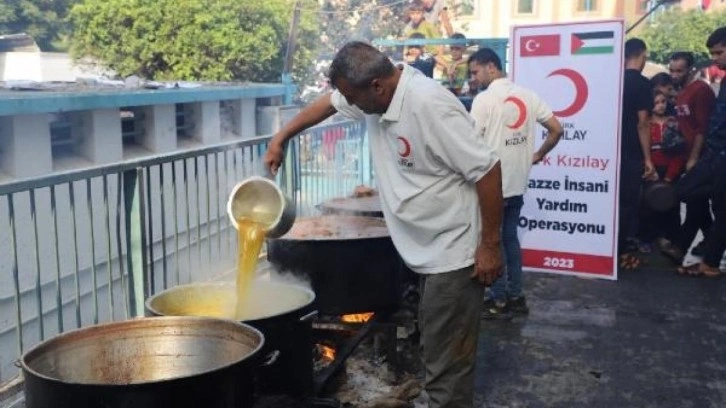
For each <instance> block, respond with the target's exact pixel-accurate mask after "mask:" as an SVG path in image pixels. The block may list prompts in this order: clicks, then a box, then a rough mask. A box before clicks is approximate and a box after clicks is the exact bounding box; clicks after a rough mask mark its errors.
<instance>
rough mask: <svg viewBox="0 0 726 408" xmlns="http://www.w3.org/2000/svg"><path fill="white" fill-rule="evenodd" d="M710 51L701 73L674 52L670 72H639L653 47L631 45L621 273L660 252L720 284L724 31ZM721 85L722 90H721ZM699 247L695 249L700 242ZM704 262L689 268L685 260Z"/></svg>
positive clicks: (725, 192) (724, 232) (725, 245)
mask: <svg viewBox="0 0 726 408" xmlns="http://www.w3.org/2000/svg"><path fill="white" fill-rule="evenodd" d="M705 45H706V47H707V48H708V49H709V52H710V53H711V57H712V61H713V63H712V64H711V65H709V66H708V67H700V68H699V66H698V64H697V62H696V61H695V57H694V55H693V54H692V53H690V52H683V51H676V52H673V54H672V55H671V56H670V58H669V61H668V73H659V74H656V75H655V76H653V77H652V78H650V79H647V78H645V77H644V76H643V75H642V74H641V72H642V70H643V68H644V66H645V63H646V60H647V45H646V44H645V42H643V41H642V40H640V39H637V38H632V39H629V40H628V41H627V42H626V43H625V60H626V66H625V68H626V69H625V76H624V94H623V95H624V97H623V125H622V137H623V141H622V144H621V168H620V173H621V175H620V180H621V182H620V183H621V184H620V187H621V188H620V239H619V250H620V266H621V267H622V268H625V269H634V268H637V267H638V266H639V265H640V263H641V255H642V254H643V253H648V252H651V251H653V250H659V251H660V252H662V253H663V254H664V255H666V256H667V257H668V258H669V259H671V260H672V261H673V262H674V264H675V266H676V267H677V271H678V272H679V273H680V274H684V275H689V276H704V277H712V278H713V277H718V276H720V272H719V265H720V263H721V259H722V257H723V254H724V250H725V249H726V91H725V90H724V82H723V81H722V78H723V73H724V72H725V71H724V70H725V69H726V27H721V28H719V29H717V30H715V31H714V32H713V33H712V34H711V35H710V37H709V38H707V39H705ZM715 85H718V88H715ZM699 232H700V235H701V236H702V239H701V240H700V241H699V242H694V241H695V240H696V239H697V237H698V235H699ZM689 251H690V254H691V255H692V256H694V257H696V258H699V257H700V258H702V261H700V262H696V263H691V264H688V265H684V260H685V257H686V255H687V254H689Z"/></svg>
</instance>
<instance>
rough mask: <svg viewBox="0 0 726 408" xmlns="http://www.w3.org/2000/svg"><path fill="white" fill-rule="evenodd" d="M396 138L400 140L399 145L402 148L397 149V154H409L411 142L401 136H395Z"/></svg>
mask: <svg viewBox="0 0 726 408" xmlns="http://www.w3.org/2000/svg"><path fill="white" fill-rule="evenodd" d="M397 139H398V141H399V142H401V143H400V147H402V148H403V149H399V150H398V155H399V156H401V157H408V156H410V155H411V144H410V143H408V140H406V138H405V137H402V136H399V137H397Z"/></svg>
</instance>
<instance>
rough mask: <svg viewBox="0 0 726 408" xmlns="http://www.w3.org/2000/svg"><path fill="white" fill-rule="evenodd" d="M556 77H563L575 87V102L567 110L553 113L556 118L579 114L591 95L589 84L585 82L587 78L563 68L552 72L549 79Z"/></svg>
mask: <svg viewBox="0 0 726 408" xmlns="http://www.w3.org/2000/svg"><path fill="white" fill-rule="evenodd" d="M556 75H559V76H563V77H565V78H567V79H569V80H570V81H572V83H573V84H574V85H575V100H574V101H572V103H571V104H570V106H568V107H566V108H565V109H562V110H559V111H555V112H552V113H554V114H555V116H559V117H561V118H564V117H568V116H572V115H574V114H576V113H577V112H579V111H580V110H581V109H582V108H583V107H584V106H585V103H586V102H587V97H588V93H589V89H588V87H587V82H586V81H585V78H583V77H582V75H580V73H579V72H577V71H575V70H572V69H567V68H561V69H558V70H555V71H552V72H551V73H550V74H549V75H547V78H549V77H551V76H556Z"/></svg>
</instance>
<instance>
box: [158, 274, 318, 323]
mask: <svg viewBox="0 0 726 408" xmlns="http://www.w3.org/2000/svg"><path fill="white" fill-rule="evenodd" d="M263 282H269V283H271V284H274V285H283V286H290V287H293V288H295V289H296V290H299V291H301V292H305V294H307V295H308V302H307V303H305V304H301V305H298V306H297V307H295V308H293V309H287V310H283V311H280V312H279V313H276V314H273V315H269V316H262V317H258V318H255V319H246V320H232V321H240V322H242V323H246V322H256V321H260V320H265V319H272V318H275V317H278V316H282V315H284V314H286V313H290V312H293V311H295V310H299V309H303V308H305V307H308V306H310V305H311V304H312V303H313V302H315V292H313V290H312V289H309V288H305V287H302V286H298V285H293V284H291V283H286V282H277V281H274V280H273V281H263ZM230 285H231V286H234V283H232V282H197V283H187V284H184V285H177V286H174V287H172V288H168V289H166V290H163V291H161V292H159V293H156V294H155V295H153V296H150V297H149V298H147V299H146V301H145V302H144V306H145V307H146V310H148V311H149V312H151V313H153V314H155V315H156V316H175V315H170V314H166V313H161V311H159V310H157V309H156V308H154V307H152V306H151V302H152V301H153V300H154V299H158V298H159V297H161V296H162V295H164V294H168V293H172V292H175V291H180V290H184V289H185V288H189V287H200V286H201V287H217V286H230ZM225 320H227V319H225Z"/></svg>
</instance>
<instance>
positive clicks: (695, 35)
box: [640, 9, 726, 63]
mask: <svg viewBox="0 0 726 408" xmlns="http://www.w3.org/2000/svg"><path fill="white" fill-rule="evenodd" d="M723 26H726V11H719V12H713V13H704V12H702V11H699V10H689V11H681V10H679V9H673V10H669V11H666V12H664V13H663V14H660V15H659V16H657V17H656V18H655V20H654V21H653V23H651V24H650V25H649V26H647V27H646V28H644V29H643V31H642V32H641V34H640V38H642V39H643V40H644V41H645V42H646V44H648V54H649V56H650V57H649V58H650V59H652V60H653V61H656V62H660V63H665V62H667V61H668V57H669V56H670V55H671V54H672V53H673V52H675V51H691V52H693V53H694V54H695V55H696V61H701V60H705V59H708V58H709V55H708V49H707V48H706V39H707V38H708V36H709V35H710V34H711V33H712V32H713V30H715V29H716V28H718V27H723Z"/></svg>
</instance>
